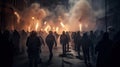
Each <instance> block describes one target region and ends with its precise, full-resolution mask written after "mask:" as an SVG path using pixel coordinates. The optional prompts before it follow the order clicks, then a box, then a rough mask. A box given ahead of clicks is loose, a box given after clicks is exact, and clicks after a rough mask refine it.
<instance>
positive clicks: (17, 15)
mask: <svg viewBox="0 0 120 67" xmlns="http://www.w3.org/2000/svg"><path fill="white" fill-rule="evenodd" d="M14 14H15V15H16V17H17V22H18V23H19V22H20V15H19V14H18V13H17V12H16V11H15V12H14Z"/></svg>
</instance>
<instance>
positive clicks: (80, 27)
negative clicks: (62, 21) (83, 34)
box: [79, 23, 82, 31]
mask: <svg viewBox="0 0 120 67" xmlns="http://www.w3.org/2000/svg"><path fill="white" fill-rule="evenodd" d="M79 29H80V31H82V24H81V23H80V24H79Z"/></svg>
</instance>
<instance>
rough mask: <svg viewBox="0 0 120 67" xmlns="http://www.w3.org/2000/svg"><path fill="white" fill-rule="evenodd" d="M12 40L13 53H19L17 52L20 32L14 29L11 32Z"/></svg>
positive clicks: (18, 50)
mask: <svg viewBox="0 0 120 67" xmlns="http://www.w3.org/2000/svg"><path fill="white" fill-rule="evenodd" d="M12 42H13V45H14V49H15V50H14V51H15V54H19V52H20V34H19V32H17V31H16V30H14V32H13V34H12Z"/></svg>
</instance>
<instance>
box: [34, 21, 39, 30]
mask: <svg viewBox="0 0 120 67" xmlns="http://www.w3.org/2000/svg"><path fill="white" fill-rule="evenodd" d="M38 26H39V24H38V23H36V26H35V30H36V31H38Z"/></svg>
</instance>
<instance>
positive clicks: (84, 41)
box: [81, 33, 91, 66]
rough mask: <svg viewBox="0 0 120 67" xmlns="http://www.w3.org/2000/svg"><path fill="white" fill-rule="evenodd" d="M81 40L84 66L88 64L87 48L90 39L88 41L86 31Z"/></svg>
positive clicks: (88, 47)
mask: <svg viewBox="0 0 120 67" xmlns="http://www.w3.org/2000/svg"><path fill="white" fill-rule="evenodd" d="M81 42H82V50H83V56H84V59H85V60H84V61H85V64H86V66H88V65H89V64H90V53H89V50H90V45H91V41H90V39H89V37H88V34H87V33H84V34H83V37H82V41H81Z"/></svg>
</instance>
